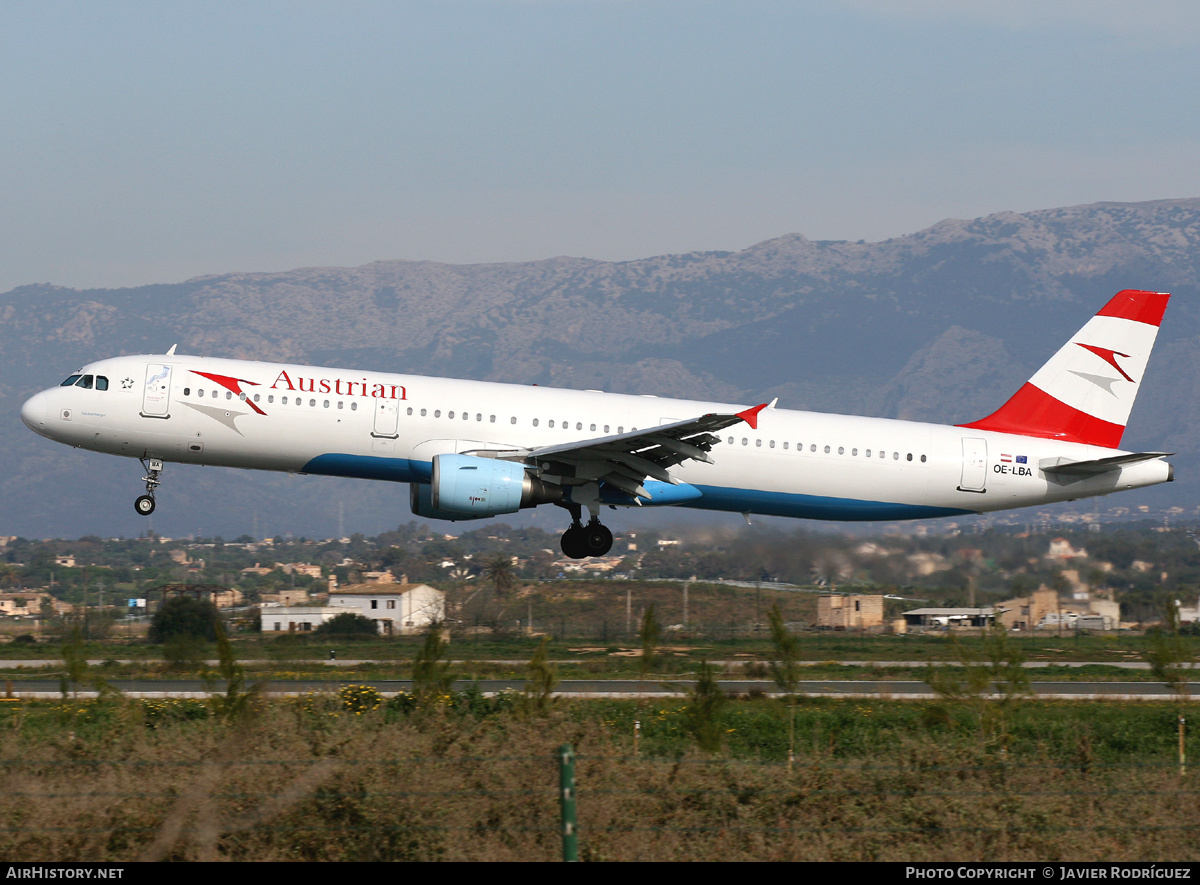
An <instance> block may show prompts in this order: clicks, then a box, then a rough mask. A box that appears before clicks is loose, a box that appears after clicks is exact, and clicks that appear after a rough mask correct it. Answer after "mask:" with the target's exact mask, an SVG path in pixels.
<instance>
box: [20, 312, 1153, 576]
mask: <svg viewBox="0 0 1200 885" xmlns="http://www.w3.org/2000/svg"><path fill="white" fill-rule="evenodd" d="M1169 297H1170V296H1169V295H1167V294H1165V293H1159V292H1142V291H1135V290H1126V291H1123V292H1120V293H1119V294H1118V295H1116V296H1115V297H1114V298H1113V299H1112V300H1111V301H1109V302H1108V304H1106V305H1105V306H1104V308H1103V309H1102V310H1100V312H1099V313H1097V314H1096V315H1095V316H1094V317H1092V319H1091V320H1090V321H1089V322H1088V323H1087V325H1085V326H1084V327H1083V328H1082V329H1081V330H1080V331H1079V332H1078V333H1077V334H1076V335H1075V336H1074V337H1073V338H1071V340H1070V341H1068V342H1067V344H1066V345H1065V346H1064V347H1063V348H1062V349H1061V350H1059V351H1058V353H1056V354H1055V355H1054V356H1053V357H1052V358H1051V359H1050V361H1049V362H1047V363H1046V364H1045V365H1044V366H1042V368H1041V369H1039V370H1038V372H1037V373H1036V374H1035V375H1034V376H1033V377H1032V378H1030V379H1029V381H1028V382H1026V384H1025V385H1024V386H1023V387H1021V389H1020V390H1018V391H1017V392H1016V394H1015V395H1014V396H1013V397H1012V398H1011V399H1010V400H1009V401H1008V402H1007V403H1005V404H1004V405H1003V406H1001V407H1000V409H999V410H998V411H996V412H994V413H993V414H991V415H989V416H988V417H986V418H983V419H982V420H979V421H974V422H972V423H970V424H961V425H957V426H948V425H935V424H919V423H916V422H911V421H896V420H888V419H883V418H863V417H856V416H847V415H826V414H817V413H812V412H794V411H789V410H786V409H777V408H775V404H774V403H770V404H762V405H757V406H753V407H752V408H746V407H745V406H741V405H729V404H723V403H708V402H695V401H690V400H673V399H660V398H657V397H649V396H627V395H620V394H612V393H602V392H600V391H584V390H556V389H552V388H546V387H527V386H522V385H513V384H494V383H488V382H482V381H462V380H455V379H447V378H428V377H422V376H418V375H390V374H383V373H378V372H363V371H354V370H348V369H329V368H316V367H312V366H296V365H279V364H275V363H262V362H248V361H243V360H227V359H210V358H207V357H199V356H184V355H182V354H177V353H175V348H174V347H172V348H171V350H170V351H168V352H167V353H166V354H165V355H158V356H122V357H115V358H113V359H104V360H99V361H98V362H94V363H91V364H89V365H86V366H84V367H83V368H81V369H79V370H78V371H77V372H75V373H73V374H72V375H70V377H68V378H67V379H66V380H65V381H63V382H62V384H61V385H59V386H58V387H53V388H50V389H49V390H44V391H42V392H41V393H38V394H36V395H35V396H33V397H31V398H30V399H29V400H28V401H27V402H26V403H25V404H24V406H23V407H22V409H21V418H22V420H23V421H24V422H25V424H27V425H28V426H29V427H30V428H31V429H32V430H34V431H35V432H36V433H39V434H41V435H42V436H44V437H47V438H48V439H52V440H55V441H57V442H61V443H65V444H67V445H71V446H77V447H81V448H85V449H92V450H94V451H97V452H108V453H110V454H113V455H125V456H127V457H131V458H139V459H141V461H142V462H143V465H144V468H145V471H146V473H145V476H144V478H143V479H144V482H145V488H146V492H145V494H144V495H142V496H141V497H139V498H138V499H137V501H136V504H135V506H136V509H137V512H138V513H141V514H143V515H146V514H149V513H151V512H153V510H154V506H155V492H156V490H157V489H158V487H159V485H160V483H161V482H162V473H163V465H164V464H165V463H167V462H172V461H173V462H180V463H188V464H209V465H220V466H225V467H246V468H252V469H258V470H286V471H289V472H293V473H307V474H322V475H325V476H346V477H358V478H362V479H381V480H389V481H391V482H406V483H409V484H410V502H411V507H412V512H413V513H415V514H417V515H419V516H424V517H431V518H435V519H449V520H458V519H476V518H480V517H491V516H498V515H500V514H505V513H515V512H517V511H518V510H519V509H521V508H523V507H536V506H538V505H539V504H555V505H557V506H559V507H563V508H565V509H566V510H567V511H568V512H569V513H570V515H571V524H570V527H569V528H568V529H567V530H566V532H564V534H563V536H562V549H563V552H564V553H566V554H567V555H568V556H572V557H577V558H582V557H585V556H598V555H602V554H604V553H607V552H608V550H609V548H610V547H611V546H612V533H611V532H610V531H609V530H608V529H607V528H606V527H605V526H604V525H603V524H602V523H601V522H600V513H601V510H602V508H603V507H604V506H605V505H608V506H611V507H631V506H662V505H675V506H681V507H694V508H700V509H705V510H726V511H733V512H740V513H742V514H746V515H748V514H751V513H759V514H769V515H774V516H793V517H801V518H806V519H831V520H896V519H916V518H921V517H933V516H946V515H951V514H964V513H978V512H983V511H991V510H1005V509H1009V508H1014V507H1028V506H1030V505H1040V504H1047V503H1050V502H1054V501H1069V500H1073V499H1076V498H1084V497H1088V496H1091V495H1104V494H1108V493H1109V492H1114V491H1122V490H1125V489H1134V488H1141V487H1143V486H1150V485H1154V484H1156V483H1161V482H1169V481H1170V480H1171V479H1172V467H1171V465H1169V464H1168V463H1166V462H1165V461H1164V460H1163V458H1164V457H1165V456H1166V455H1168V454H1169V453H1166V452H1126V451H1123V450H1121V449H1120V448H1119V446H1120V443H1121V435H1122V433H1123V432H1124V430H1125V424H1126V421H1127V420H1128V418H1129V412H1130V409H1131V408H1132V406H1133V401H1134V397H1135V396H1136V395H1137V391H1138V386H1139V385H1140V383H1141V380H1142V375H1143V373H1144V372H1145V370H1146V363H1147V360H1148V359H1149V357H1150V351H1151V349H1152V348H1153V346H1154V339H1155V336H1156V335H1157V333H1158V327H1159V323H1160V322H1161V320H1162V316H1163V312H1164V311H1165V310H1166V306H1167V301H1168V299H1169ZM584 508H587V511H588V514H589V517H590V519H589V521H588V522H587V523H584V522H583V521H582V514H583V509H584Z"/></svg>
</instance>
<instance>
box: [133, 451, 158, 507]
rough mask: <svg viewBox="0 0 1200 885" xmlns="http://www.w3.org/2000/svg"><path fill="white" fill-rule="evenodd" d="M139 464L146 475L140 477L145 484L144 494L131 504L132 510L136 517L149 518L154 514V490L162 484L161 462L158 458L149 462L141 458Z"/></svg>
mask: <svg viewBox="0 0 1200 885" xmlns="http://www.w3.org/2000/svg"><path fill="white" fill-rule="evenodd" d="M141 462H142V467H143V469H145V471H146V475H145V476H143V477H142V481H143V482H145V483H146V494H144V495H142V496H141V497H139V498H138V499H137V500H136V501H134V502H133V509H134V510H136V511H137V514H138V516H149V515H150V514H151V513H153V512H154V490H155V489H156V488H158V487H159V485H161V484H162V479H161V477H162V469H163V462H162V461H160V460H159V459H158V458H151V459H150V460H149V462H147V461H146V459H145V458H142V459H141Z"/></svg>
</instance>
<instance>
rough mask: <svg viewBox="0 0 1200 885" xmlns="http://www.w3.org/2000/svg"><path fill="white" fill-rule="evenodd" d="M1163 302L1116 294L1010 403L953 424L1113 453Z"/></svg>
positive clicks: (1161, 297)
mask: <svg viewBox="0 0 1200 885" xmlns="http://www.w3.org/2000/svg"><path fill="white" fill-rule="evenodd" d="M1170 297H1171V296H1170V295H1169V294H1167V293H1165V292H1142V291H1139V290H1136V289H1125V290H1124V291H1122V292H1118V293H1117V294H1116V295H1115V296H1113V299H1112V300H1111V301H1109V302H1108V304H1106V305H1104V307H1103V308H1102V309H1101V310H1100V312H1099V313H1097V314H1096V315H1095V316H1094V317H1092V318H1091V320H1090V321H1089V322H1088V324H1087V325H1086V326H1084V327H1083V328H1082V329H1080V330H1079V331H1078V332H1077V333H1076V334H1075V336H1074V337H1073V338H1072V339H1071V340H1070V341H1068V342H1067V343H1066V345H1064V346H1063V348H1062V349H1061V350H1059V351H1058V353H1056V354H1054V356H1052V357H1051V358H1050V361H1049V362H1047V363H1046V365H1044V366H1042V367H1041V368H1040V369H1038V371H1037V374H1035V375H1034V376H1033V377H1032V378H1030V379H1029V380H1028V381H1027V382H1025V385H1024V386H1023V387H1022V388H1021V389H1020V390H1018V391H1017V392H1016V394H1014V395H1013V397H1012V399H1010V400H1009V401H1008V402H1006V403H1005V404H1004V405H1003V406H1001V407H1000V408H999V409H998V410H997V411H995V412H993V413H992V414H991V415H988V416H987V417H986V418H984V419H982V420H980V421H975V422H973V423H971V424H962V425H960V426H961V427H970V428H974V429H976V430H994V431H996V432H998V433H1016V434H1021V435H1022V436H1037V437H1042V438H1044V439H1062V440H1068V441H1071V442H1080V443H1087V444H1088V445H1094V446H1105V447H1106V448H1110V449H1115V448H1117V447H1118V446H1119V445H1120V443H1121V435H1122V434H1123V433H1124V432H1125V424H1126V423H1127V422H1128V421H1129V412H1130V410H1131V409H1132V408H1133V401H1134V399H1135V398H1136V397H1137V392H1138V388H1139V387H1140V386H1141V383H1142V375H1143V373H1144V372H1145V371H1146V363H1147V362H1148V361H1149V359H1150V351H1151V350H1153V349H1154V339H1155V337H1156V336H1157V335H1158V327H1159V324H1160V323H1161V322H1162V317H1163V312H1164V311H1165V310H1166V309H1167V301H1168V300H1169V299H1170Z"/></svg>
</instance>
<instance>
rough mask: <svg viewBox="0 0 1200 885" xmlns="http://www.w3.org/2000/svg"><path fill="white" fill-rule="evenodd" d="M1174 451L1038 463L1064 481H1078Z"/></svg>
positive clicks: (1048, 460)
mask: <svg viewBox="0 0 1200 885" xmlns="http://www.w3.org/2000/svg"><path fill="white" fill-rule="evenodd" d="M1172 454H1174V452H1131V453H1128V454H1125V455H1113V456H1112V457H1111V458H1096V459H1094V460H1092V461H1070V460H1068V459H1065V458H1045V459H1043V460H1042V461H1040V462H1039V463H1038V467H1039V468H1041V471H1042V472H1043V473H1047V474H1050V476H1051V477H1053V478H1056V479H1059V480H1061V481H1062V482H1076V481H1077V480H1080V479H1086V478H1087V477H1089V476H1099V475H1100V474H1101V473H1108V472H1109V471H1113V470H1120V469H1121V468H1122V467H1125V466H1126V465H1128V464H1137V463H1138V462H1140V461H1153V460H1154V459H1156V458H1166V457H1168V456H1170V455H1172Z"/></svg>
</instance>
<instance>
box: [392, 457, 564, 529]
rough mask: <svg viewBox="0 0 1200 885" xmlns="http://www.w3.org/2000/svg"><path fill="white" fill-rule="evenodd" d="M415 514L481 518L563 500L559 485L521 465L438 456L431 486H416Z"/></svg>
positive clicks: (414, 497)
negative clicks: (547, 481) (545, 480)
mask: <svg viewBox="0 0 1200 885" xmlns="http://www.w3.org/2000/svg"><path fill="white" fill-rule="evenodd" d="M410 495H411V497H410V502H411V505H412V512H413V513H415V514H416V515H417V516H427V517H431V518H433V519H452V520H453V519H481V518H484V517H488V516H500V515H501V514H505V513H516V512H517V511H518V510H520V509H521V508H522V507H536V506H537V505H538V504H546V503H549V502H552V501H560V500H562V489H561V488H560V487H559V486H556V485H552V484H549V483H545V482H543V481H542V480H540V479H538V478H537V477H535V476H531V475H530V474H528V473H526V471H525V468H524V467H523V466H522V465H521V464H517V463H514V462H512V461H500V460H497V459H495V458H476V457H474V456H472V455H451V454H446V455H435V456H434V458H433V477H432V481H431V483H430V484H429V485H427V486H426V485H418V484H416V483H414V484H413V486H412V490H411V493H410Z"/></svg>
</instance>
